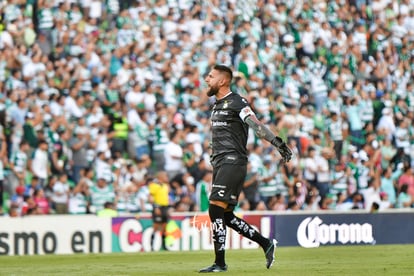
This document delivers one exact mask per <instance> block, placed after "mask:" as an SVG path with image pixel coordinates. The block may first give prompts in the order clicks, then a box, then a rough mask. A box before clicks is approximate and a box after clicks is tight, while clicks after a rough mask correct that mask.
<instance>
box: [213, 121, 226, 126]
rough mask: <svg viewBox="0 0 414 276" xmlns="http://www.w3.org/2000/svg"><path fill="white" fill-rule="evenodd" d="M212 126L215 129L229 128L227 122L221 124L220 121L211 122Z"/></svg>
mask: <svg viewBox="0 0 414 276" xmlns="http://www.w3.org/2000/svg"><path fill="white" fill-rule="evenodd" d="M211 125H212V126H213V127H215V126H227V122H219V121H217V122H211Z"/></svg>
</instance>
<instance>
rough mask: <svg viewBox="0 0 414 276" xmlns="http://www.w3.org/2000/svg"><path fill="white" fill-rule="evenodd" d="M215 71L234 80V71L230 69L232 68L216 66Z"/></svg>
mask: <svg viewBox="0 0 414 276" xmlns="http://www.w3.org/2000/svg"><path fill="white" fill-rule="evenodd" d="M213 69H214V70H217V71H220V72H224V73H226V74H227V77H228V78H229V80H230V81H231V80H232V79H233V71H232V70H231V69H230V67H228V66H226V65H222V64H216V65H214V67H213Z"/></svg>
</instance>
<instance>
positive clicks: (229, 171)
mask: <svg viewBox="0 0 414 276" xmlns="http://www.w3.org/2000/svg"><path fill="white" fill-rule="evenodd" d="M205 81H206V83H207V85H208V91H207V95H208V96H209V97H212V96H215V98H216V102H215V103H214V105H213V108H212V112H211V128H212V141H211V145H212V153H211V163H212V166H213V185H212V190H211V194H210V198H209V200H210V202H209V215H210V220H211V225H212V227H211V230H212V236H213V243H214V251H215V261H214V263H213V265H211V266H209V267H206V268H203V269H201V270H200V272H224V271H226V270H227V265H226V263H225V256H224V254H225V241H226V226H228V227H230V228H232V229H234V230H235V231H237V232H238V233H240V234H241V235H243V236H245V237H247V238H249V239H250V240H252V241H255V242H257V243H258V244H259V245H260V246H261V247H262V248H263V251H264V253H265V257H266V267H267V268H270V266H271V265H272V264H273V261H274V251H275V247H276V240H275V239H271V240H270V239H267V238H265V237H263V236H262V235H261V234H260V233H259V232H257V231H256V230H255V229H254V228H253V227H252V226H251V225H249V224H248V223H247V222H245V221H244V220H242V219H240V218H238V217H236V216H235V215H234V213H233V210H234V207H235V206H236V205H237V200H238V197H239V194H240V192H241V189H242V187H243V183H244V180H245V177H246V171H247V167H246V165H247V161H248V158H247V156H248V152H247V149H246V144H247V137H248V129H249V127H250V128H252V129H253V130H254V131H255V133H256V135H257V136H258V137H259V138H261V139H264V140H266V141H269V142H270V143H271V144H272V145H273V146H275V147H276V149H277V150H278V151H279V153H280V155H281V157H282V160H283V162H288V161H289V160H290V159H291V156H292V152H291V150H290V149H289V148H288V147H287V145H286V143H285V142H284V141H283V140H282V139H281V138H280V137H278V136H275V135H274V134H273V133H272V132H271V131H270V130H269V129H268V128H267V127H266V126H264V125H263V124H262V123H261V122H260V121H259V120H258V119H257V118H256V115H255V114H254V112H253V111H252V109H251V108H250V106H249V104H248V102H247V100H246V99H244V98H242V97H241V96H240V95H238V94H236V93H233V92H231V91H230V84H231V81H232V71H231V69H230V68H229V67H227V66H224V65H215V66H214V67H213V68H212V70H211V71H210V72H209V74H208V75H207V77H206V79H205Z"/></svg>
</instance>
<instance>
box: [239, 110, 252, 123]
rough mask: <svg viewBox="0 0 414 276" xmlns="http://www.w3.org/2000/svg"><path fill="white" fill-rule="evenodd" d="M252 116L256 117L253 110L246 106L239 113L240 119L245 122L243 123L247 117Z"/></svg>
mask: <svg viewBox="0 0 414 276" xmlns="http://www.w3.org/2000/svg"><path fill="white" fill-rule="evenodd" d="M250 115H254V112H253V110H252V109H251V108H250V106H245V107H244V108H242V110H241V111H240V113H239V117H240V119H242V120H243V122H244V121H245V120H246V118H247V117H249V116H250Z"/></svg>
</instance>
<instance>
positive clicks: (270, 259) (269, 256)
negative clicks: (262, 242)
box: [265, 239, 277, 269]
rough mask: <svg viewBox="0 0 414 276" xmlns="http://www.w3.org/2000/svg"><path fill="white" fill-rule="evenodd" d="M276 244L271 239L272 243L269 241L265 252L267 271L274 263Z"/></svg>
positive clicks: (275, 241)
mask: <svg viewBox="0 0 414 276" xmlns="http://www.w3.org/2000/svg"><path fill="white" fill-rule="evenodd" d="M276 244H277V240H275V239H273V240H272V241H270V245H269V247H268V248H267V249H266V251H265V256H266V268H267V269H269V268H270V267H271V266H272V265H273V263H274V261H275V250H276Z"/></svg>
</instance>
